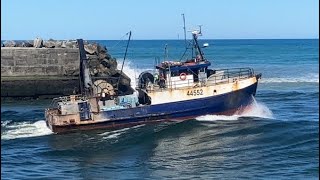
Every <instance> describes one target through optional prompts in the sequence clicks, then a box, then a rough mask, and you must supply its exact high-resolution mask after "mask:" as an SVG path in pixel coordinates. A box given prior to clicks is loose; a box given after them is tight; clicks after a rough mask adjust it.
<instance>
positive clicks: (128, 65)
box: [117, 60, 151, 89]
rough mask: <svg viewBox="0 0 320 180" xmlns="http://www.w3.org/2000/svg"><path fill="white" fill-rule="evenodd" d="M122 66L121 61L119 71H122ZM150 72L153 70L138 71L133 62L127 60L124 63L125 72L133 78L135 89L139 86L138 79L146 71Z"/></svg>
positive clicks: (132, 83)
mask: <svg viewBox="0 0 320 180" xmlns="http://www.w3.org/2000/svg"><path fill="white" fill-rule="evenodd" d="M121 66H122V61H119V63H118V67H117V68H118V69H119V70H121ZM148 70H151V69H138V68H136V67H134V63H133V62H131V61H128V60H126V61H125V62H124V65H123V72H124V73H125V74H126V75H127V76H129V77H130V78H131V87H132V88H133V89H135V88H136V86H137V82H136V81H137V78H138V77H139V75H140V74H141V73H142V72H144V71H148Z"/></svg>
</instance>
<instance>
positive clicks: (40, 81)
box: [1, 38, 133, 99]
mask: <svg viewBox="0 0 320 180" xmlns="http://www.w3.org/2000/svg"><path fill="white" fill-rule="evenodd" d="M1 46H2V47H1V98H44V99H45V98H52V97H57V96H63V95H69V94H77V93H79V64H80V61H79V50H78V46H77V43H76V41H75V40H69V41H55V40H48V41H43V40H41V39H40V38H37V39H35V40H34V41H33V42H31V41H19V42H15V41H6V42H4V43H3V44H2V45H1ZM85 50H86V54H87V58H88V59H89V67H90V72H91V76H92V77H93V78H94V79H95V80H98V79H103V80H105V81H107V82H108V83H110V84H111V85H113V86H114V87H116V86H117V83H118V78H119V77H120V76H121V78H120V81H119V90H118V91H119V93H120V94H130V93H132V91H133V89H132V88H131V87H130V78H129V77H128V76H127V75H125V74H124V73H122V74H121V72H120V70H118V69H117V61H116V59H115V58H113V57H111V55H110V54H109V53H108V50H107V48H106V47H105V46H102V45H99V44H97V43H88V42H87V41H85Z"/></svg>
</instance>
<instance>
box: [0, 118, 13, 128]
mask: <svg viewBox="0 0 320 180" xmlns="http://www.w3.org/2000/svg"><path fill="white" fill-rule="evenodd" d="M11 122H12V120H7V121H1V127H5V126H6V125H7V124H9V123H11Z"/></svg>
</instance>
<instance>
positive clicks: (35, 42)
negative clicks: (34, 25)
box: [33, 37, 43, 48]
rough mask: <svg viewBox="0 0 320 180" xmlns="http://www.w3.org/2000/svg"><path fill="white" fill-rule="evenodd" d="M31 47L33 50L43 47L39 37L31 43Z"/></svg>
mask: <svg viewBox="0 0 320 180" xmlns="http://www.w3.org/2000/svg"><path fill="white" fill-rule="evenodd" d="M33 46H34V47H35V48H42V47H43V40H42V39H41V38H39V37H37V38H36V39H35V40H34V41H33Z"/></svg>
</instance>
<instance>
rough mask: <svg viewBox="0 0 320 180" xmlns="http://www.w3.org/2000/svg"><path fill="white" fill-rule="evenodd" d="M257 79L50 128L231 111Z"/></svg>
mask: <svg viewBox="0 0 320 180" xmlns="http://www.w3.org/2000/svg"><path fill="white" fill-rule="evenodd" d="M257 83H258V82H257ZM257 83H255V84H252V85H251V86H248V87H246V88H244V89H240V90H237V91H233V92H230V93H226V94H222V95H217V96H212V97H207V98H199V99H194V100H188V101H180V102H172V103H165V104H157V105H147V106H141V107H136V108H130V109H120V110H113V111H104V112H101V113H100V114H101V116H102V117H104V118H103V119H109V120H107V121H104V122H99V123H93V124H86V125H68V126H53V127H52V130H53V131H54V132H69V131H73V130H87V129H101V128H109V129H116V128H123V127H130V126H134V125H138V124H146V123H155V122H159V121H172V120H188V119H192V118H195V117H197V116H201V115H206V114H224V115H228V114H233V113H234V112H236V111H237V110H241V109H242V108H244V107H246V106H248V105H250V104H251V102H252V96H254V95H255V93H256V89H257Z"/></svg>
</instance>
